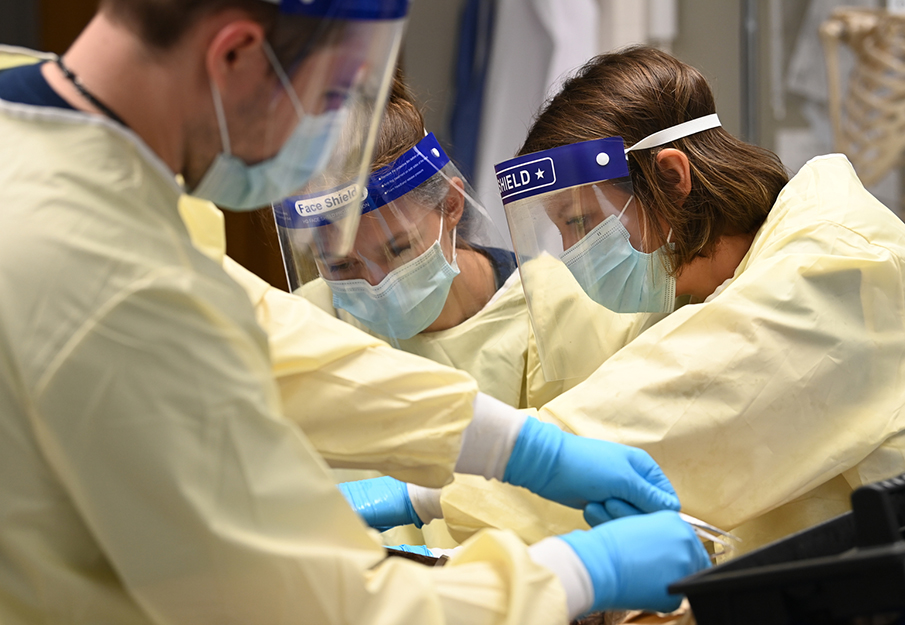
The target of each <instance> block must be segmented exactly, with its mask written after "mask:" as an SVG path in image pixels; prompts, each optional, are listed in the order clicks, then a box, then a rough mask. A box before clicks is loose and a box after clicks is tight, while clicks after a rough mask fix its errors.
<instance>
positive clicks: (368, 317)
mask: <svg viewBox="0 0 905 625" xmlns="http://www.w3.org/2000/svg"><path fill="white" fill-rule="evenodd" d="M440 233H441V234H442V233H443V218H442V217H441V218H440ZM457 275H459V267H458V265H457V264H456V256H455V230H453V261H452V264H450V263H449V262H447V260H446V257H445V256H444V255H443V248H442V247H441V246H440V238H439V237H438V238H437V241H436V242H435V243H434V244H433V245H431V246H430V247H429V248H428V249H427V251H425V252H424V253H423V254H421V255H420V256H418V258H415V259H414V260H411V261H409V262H407V263H405V264H404V265H402V266H401V267H397V268H396V269H394V270H392V271H391V272H389V273H388V274H387V275H386V277H385V278H384V279H383V280H381V281H380V283H379V284H377V285H376V286H374V285H371V284H369V283H368V281H367V280H361V279H357V280H325V282H326V283H327V284H328V285H330V288H331V289H332V290H333V306H335V307H336V308H341V309H343V310H345V311H348V312H349V313H350V314H351V315H352V316H353V317H355V318H356V319H358V321H360V322H361V323H362V324H363V325H364V326H365V327H367V328H368V329H370V330H371V331H372V332H376V333H377V334H379V335H381V336H386V337H390V338H395V339H410V338H412V337H413V336H415V335H416V334H419V333H420V332H422V331H424V329H425V328H426V327H428V326H429V325H430V324H432V323H433V322H434V321H436V320H437V317H439V316H440V313H441V312H442V311H443V307H444V306H445V305H446V298H447V296H448V295H449V289H450V287H451V286H452V282H453V279H455V277H456V276H457Z"/></svg>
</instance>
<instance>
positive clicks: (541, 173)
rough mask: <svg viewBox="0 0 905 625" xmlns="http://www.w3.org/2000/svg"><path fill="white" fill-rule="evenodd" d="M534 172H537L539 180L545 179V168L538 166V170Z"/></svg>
mask: <svg viewBox="0 0 905 625" xmlns="http://www.w3.org/2000/svg"><path fill="white" fill-rule="evenodd" d="M534 173H535V174H537V179H538V180H541V179H543V177H544V170H543V169H540V168H538V169H537V171H536V172H534Z"/></svg>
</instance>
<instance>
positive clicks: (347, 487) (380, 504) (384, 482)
mask: <svg viewBox="0 0 905 625" xmlns="http://www.w3.org/2000/svg"><path fill="white" fill-rule="evenodd" d="M339 490H340V491H342V494H343V495H344V496H345V498H346V500H347V501H348V502H349V505H350V506H352V508H353V509H354V510H355V511H356V512H357V513H358V514H359V516H361V518H363V519H364V521H365V523H367V524H368V525H370V526H371V527H373V528H375V529H378V530H380V531H384V530H387V529H389V528H391V527H396V526H397V525H408V524H409V523H414V524H415V525H416V526H417V527H421V526H422V525H424V524H423V523H422V522H421V519H420V518H419V517H418V514H417V513H416V512H415V508H414V507H413V506H412V500H411V499H410V498H409V493H408V487H407V486H406V484H405V482H400V481H399V480H396V479H393V478H391V477H375V478H371V479H367V480H359V481H357V482H343V483H342V484H339Z"/></svg>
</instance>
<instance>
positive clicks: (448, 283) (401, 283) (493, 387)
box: [281, 80, 563, 407]
mask: <svg viewBox="0 0 905 625" xmlns="http://www.w3.org/2000/svg"><path fill="white" fill-rule="evenodd" d="M375 153H376V157H375V162H374V163H373V164H372V174H371V181H370V183H369V186H368V197H367V198H366V200H365V202H364V209H363V210H364V214H363V216H362V219H361V223H360V225H359V228H358V232H357V235H356V240H355V244H354V246H353V248H352V249H351V250H350V252H349V253H348V254H346V255H333V254H331V250H330V248H329V246H328V245H326V244H324V243H323V241H322V240H321V239H315V243H314V244H313V245H312V248H313V249H314V250H315V255H314V256H315V261H316V264H317V269H318V273H319V274H320V276H319V277H318V278H317V279H315V280H313V281H310V282H308V283H306V284H303V285H302V286H301V287H299V288H298V289H297V290H296V293H298V294H300V295H302V296H304V297H305V298H307V299H308V300H310V301H312V302H314V303H315V304H317V305H318V306H319V307H321V308H322V309H324V310H325V311H327V312H328V313H330V314H332V315H335V316H337V317H338V318H340V319H343V320H344V321H347V322H349V323H351V324H353V325H355V326H356V327H359V328H361V329H363V330H365V331H367V332H369V333H371V334H373V335H375V336H377V337H380V338H382V339H384V340H386V341H387V342H389V343H390V344H392V345H394V346H396V347H398V348H399V349H402V350H404V351H407V352H410V353H414V354H418V355H420V356H424V357H426V358H430V359H431V360H434V361H435V362H439V363H442V364H446V365H449V366H452V367H456V368H457V369H461V370H464V371H467V372H468V373H469V374H471V375H472V376H473V377H474V378H475V379H476V380H477V382H478V385H479V388H480V389H481V391H483V392H485V393H487V394H489V395H491V396H492V397H495V398H496V399H499V400H500V401H503V402H505V403H507V404H509V405H512V406H517V407H528V406H540V405H543V404H544V403H546V401H548V400H549V399H551V398H552V397H555V396H556V395H557V394H559V392H561V391H562V389H563V382H562V381H559V380H557V381H554V382H552V383H547V382H546V381H545V380H544V379H543V377H542V375H540V369H539V368H537V367H532V364H536V363H534V358H533V357H532V356H533V351H532V350H529V334H530V326H529V323H528V314H527V313H528V311H527V308H526V306H525V300H524V295H523V292H522V289H521V287H520V284H519V283H518V276H517V274H515V269H516V262H515V255H514V254H513V253H512V252H511V251H509V250H508V249H505V244H504V242H503V239H502V237H501V236H500V235H499V234H498V232H497V230H496V228H495V227H494V226H493V224H492V222H491V220H490V218H489V216H488V215H487V213H486V212H485V210H484V209H483V207H482V206H480V204H478V203H476V202H475V196H474V191H473V189H472V188H471V186H470V185H469V184H468V183H467V181H465V180H464V178H463V177H462V175H461V174H460V173H459V172H458V170H457V169H456V167H455V165H454V164H453V163H452V162H451V161H450V160H449V158H448V157H447V156H446V155H445V153H444V152H443V150H442V148H441V147H440V145H439V144H438V143H437V141H436V139H434V137H433V135H427V134H426V132H425V130H424V124H423V119H422V116H421V113H420V112H419V111H418V109H417V107H416V105H415V103H414V102H413V100H412V98H411V95H410V94H409V93H408V92H407V88H406V87H405V85H404V84H403V83H402V82H401V81H400V80H397V81H395V83H394V85H393V90H392V92H391V94H390V99H389V102H388V104H387V109H386V112H385V115H384V119H383V121H382V123H381V129H380V134H379V136H378V139H377V144H376V147H375ZM281 231H282V234H283V237H284V240H285V239H286V238H287V237H291V236H292V230H291V229H289V228H282V229H281ZM287 249H290V250H291V249H292V248H291V246H289V245H284V250H287ZM293 251H294V250H293ZM286 260H287V263H288V264H290V265H291V264H292V263H293V262H294V257H293V256H292V255H291V254H289V255H287V258H286ZM299 273H300V272H299V271H291V270H290V275H299Z"/></svg>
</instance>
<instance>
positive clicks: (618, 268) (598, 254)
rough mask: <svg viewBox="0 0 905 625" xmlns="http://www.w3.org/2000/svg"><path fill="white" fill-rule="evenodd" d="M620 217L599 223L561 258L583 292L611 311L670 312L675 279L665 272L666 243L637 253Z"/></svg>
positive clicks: (667, 262)
mask: <svg viewBox="0 0 905 625" xmlns="http://www.w3.org/2000/svg"><path fill="white" fill-rule="evenodd" d="M633 198H634V196H632V197H630V198H629V200H628V202H626V204H625V207H623V209H622V213H625V209H626V208H627V207H628V205H629V203H630V202H631V201H632V199H633ZM622 213H620V214H619V216H616V215H610V216H609V217H607V218H606V219H604V220H603V222H601V223H600V224H598V225H597V227H595V228H594V229H593V230H591V231H590V232H588V234H586V235H585V236H584V237H583V238H582V239H581V240H580V241H579V242H578V243H576V244H575V245H573V246H572V247H570V248H569V249H568V250H566V251H565V252H563V254H562V255H561V256H560V258H561V259H562V261H563V262H564V263H565V264H566V266H567V267H568V268H569V271H571V272H572V275H573V276H575V279H576V280H577V281H578V284H580V285H581V288H582V289H583V290H584V292H585V293H587V294H588V296H589V297H590V298H591V299H592V300H594V301H595V302H597V303H598V304H600V305H602V306H606V307H607V308H609V309H610V310H612V311H614V312H619V313H636V312H652V313H653V312H664V313H669V312H672V311H673V309H674V308H675V302H676V279H675V278H674V277H673V276H672V275H670V273H669V257H668V256H667V254H666V251H667V246H668V245H669V243H667V244H666V245H664V246H662V247H660V248H659V249H657V250H656V251H654V252H653V253H650V254H646V253H644V252H639V251H638V250H636V249H635V248H634V247H633V246H632V244H631V242H630V236H629V232H628V230H626V229H625V226H623V225H622V221H621V217H622Z"/></svg>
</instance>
